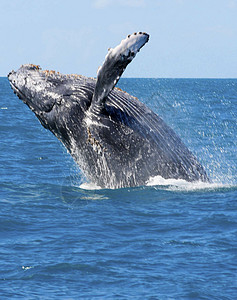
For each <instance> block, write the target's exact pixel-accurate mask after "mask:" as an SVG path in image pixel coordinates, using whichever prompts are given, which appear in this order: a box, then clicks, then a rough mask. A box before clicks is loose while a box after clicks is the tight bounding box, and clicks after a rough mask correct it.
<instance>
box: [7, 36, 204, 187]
mask: <svg viewBox="0 0 237 300" xmlns="http://www.w3.org/2000/svg"><path fill="white" fill-rule="evenodd" d="M148 40H149V35H148V34H147V33H144V32H137V33H134V34H131V35H128V36H127V37H126V38H125V39H124V40H122V42H121V43H120V44H119V45H118V46H117V47H115V48H113V49H109V50H108V53H107V55H106V57H105V61H104V63H103V65H102V66H101V67H100V68H99V69H98V71H97V78H88V77H85V76H81V75H63V74H60V73H58V72H55V71H48V70H42V69H41V68H40V67H39V66H37V65H32V64H26V65H22V66H21V67H20V68H19V69H18V70H17V71H11V72H10V73H9V74H8V79H9V81H10V84H11V87H12V89H13V91H14V92H15V93H16V94H17V96H18V97H19V98H20V99H21V100H23V102H24V103H25V104H27V105H28V107H29V108H30V109H31V110H32V111H33V112H34V113H35V115H36V117H37V118H38V119H39V121H40V122H41V124H42V125H43V126H44V127H45V128H46V129H49V130H50V131H51V132H52V133H53V134H54V135H55V136H56V137H57V138H58V139H59V140H60V141H61V142H62V143H63V144H64V146H65V147H66V148H67V150H68V151H69V153H70V154H71V155H72V157H73V158H74V160H75V162H76V163H77V164H78V165H79V167H80V168H81V170H82V172H83V173H84V175H85V176H86V178H87V179H88V180H89V181H90V182H92V183H94V184H96V185H98V186H100V187H102V188H122V187H131V186H139V185H145V184H146V183H147V181H148V180H149V178H151V177H154V176H162V177H163V178H165V179H168V178H174V179H184V180H186V181H204V182H205V181H208V176H207V174H206V172H205V170H204V168H203V167H202V165H201V164H200V163H199V162H198V160H197V159H196V157H195V156H194V155H193V154H192V153H191V151H189V149H188V148H187V147H186V146H185V145H184V143H183V142H182V141H181V139H180V138H179V137H178V136H177V135H176V134H175V132H174V131H173V130H172V129H171V128H170V127H169V126H168V125H167V124H166V123H165V122H164V121H163V120H162V119H161V118H160V117H159V116H158V115H157V114H155V113H154V112H153V111H152V110H151V109H149V108H148V107H147V106H146V105H145V104H143V103H142V102H140V101H139V100H138V99H137V98H135V97H133V96H131V95H129V94H128V93H126V92H124V91H122V90H120V89H119V88H116V87H115V85H116V84H117V82H118V80H119V78H120V77H121V75H122V73H123V72H124V70H125V68H126V67H127V65H128V64H129V63H130V62H131V61H132V60H133V59H134V57H135V56H136V54H137V53H138V52H139V50H140V49H141V48H142V47H143V46H144V45H145V44H146V43H147V42H148Z"/></svg>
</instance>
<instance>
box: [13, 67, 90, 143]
mask: <svg viewBox="0 0 237 300" xmlns="http://www.w3.org/2000/svg"><path fill="white" fill-rule="evenodd" d="M8 79H9V81H10V84H11V87H12V89H13V91H14V93H15V94H17V96H18V97H19V98H20V99H21V100H22V101H23V102H24V103H25V104H27V105H28V106H29V108H30V109H31V110H32V111H33V112H34V113H35V115H36V116H37V118H38V119H39V120H40V122H41V124H42V125H43V126H44V127H45V128H46V129H49V130H50V131H52V132H53V133H54V134H55V135H56V136H57V137H58V138H59V139H60V140H63V141H65V140H66V141H67V140H68V137H65V134H66V130H65V127H67V128H68V127H71V126H72V125H73V122H74V117H75V119H76V124H77V126H78V131H80V120H81V122H82V120H83V118H84V115H85V112H86V111H87V110H88V108H89V106H90V103H91V99H92V95H93V90H94V85H95V80H93V79H90V80H89V83H88V78H86V77H84V76H80V75H62V74H60V73H58V72H55V71H47V70H46V71H43V70H42V69H41V68H40V67H39V66H36V65H32V64H27V65H22V66H21V67H20V68H19V69H18V70H17V71H11V72H10V73H9V74H8ZM85 85H86V88H85Z"/></svg>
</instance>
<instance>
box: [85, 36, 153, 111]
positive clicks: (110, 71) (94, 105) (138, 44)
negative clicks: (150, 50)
mask: <svg viewBox="0 0 237 300" xmlns="http://www.w3.org/2000/svg"><path fill="white" fill-rule="evenodd" d="M148 40H149V35H148V34H147V33H144V32H138V33H134V34H132V35H128V36H127V38H126V39H124V40H122V41H121V43H120V44H119V45H118V46H117V47H115V48H114V49H109V52H108V54H107V55H106V57H105V61H104V63H103V65H102V67H100V68H99V69H98V71H97V81H96V86H95V90H94V94H93V98H92V102H91V107H90V111H91V112H93V113H99V112H100V111H101V110H102V109H103V107H104V103H105V99H106V97H107V96H108V94H109V93H110V91H111V90H112V89H113V88H114V86H115V85H116V83H117V82H118V80H119V78H120V76H121V75H122V74H123V72H124V70H125V68H126V67H127V65H128V64H129V63H130V62H131V61H132V60H133V58H134V57H135V56H136V54H137V52H138V51H139V50H140V49H141V48H142V47H143V46H144V45H145V44H146V43H147V42H148Z"/></svg>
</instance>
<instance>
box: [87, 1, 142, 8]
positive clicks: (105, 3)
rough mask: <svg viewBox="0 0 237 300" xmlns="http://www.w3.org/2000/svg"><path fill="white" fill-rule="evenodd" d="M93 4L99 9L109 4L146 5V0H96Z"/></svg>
mask: <svg viewBox="0 0 237 300" xmlns="http://www.w3.org/2000/svg"><path fill="white" fill-rule="evenodd" d="M93 6H94V7H95V8H98V9H101V8H105V7H109V6H126V7H144V6H145V0H116V2H115V1H114V0H94V2H93Z"/></svg>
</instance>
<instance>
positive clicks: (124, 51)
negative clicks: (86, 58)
mask: <svg viewBox="0 0 237 300" xmlns="http://www.w3.org/2000/svg"><path fill="white" fill-rule="evenodd" d="M148 39H149V35H148V34H147V33H142V32H139V33H134V34H132V35H128V36H127V37H126V39H124V40H122V41H121V43H120V44H119V45H118V46H117V47H115V48H114V49H109V52H108V54H107V55H106V58H105V59H107V57H116V56H118V55H125V56H129V55H130V54H131V53H133V56H131V59H133V58H134V57H135V55H136V54H137V52H138V51H139V50H140V49H141V48H142V47H143V46H144V45H145V44H146V43H147V42H148Z"/></svg>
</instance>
